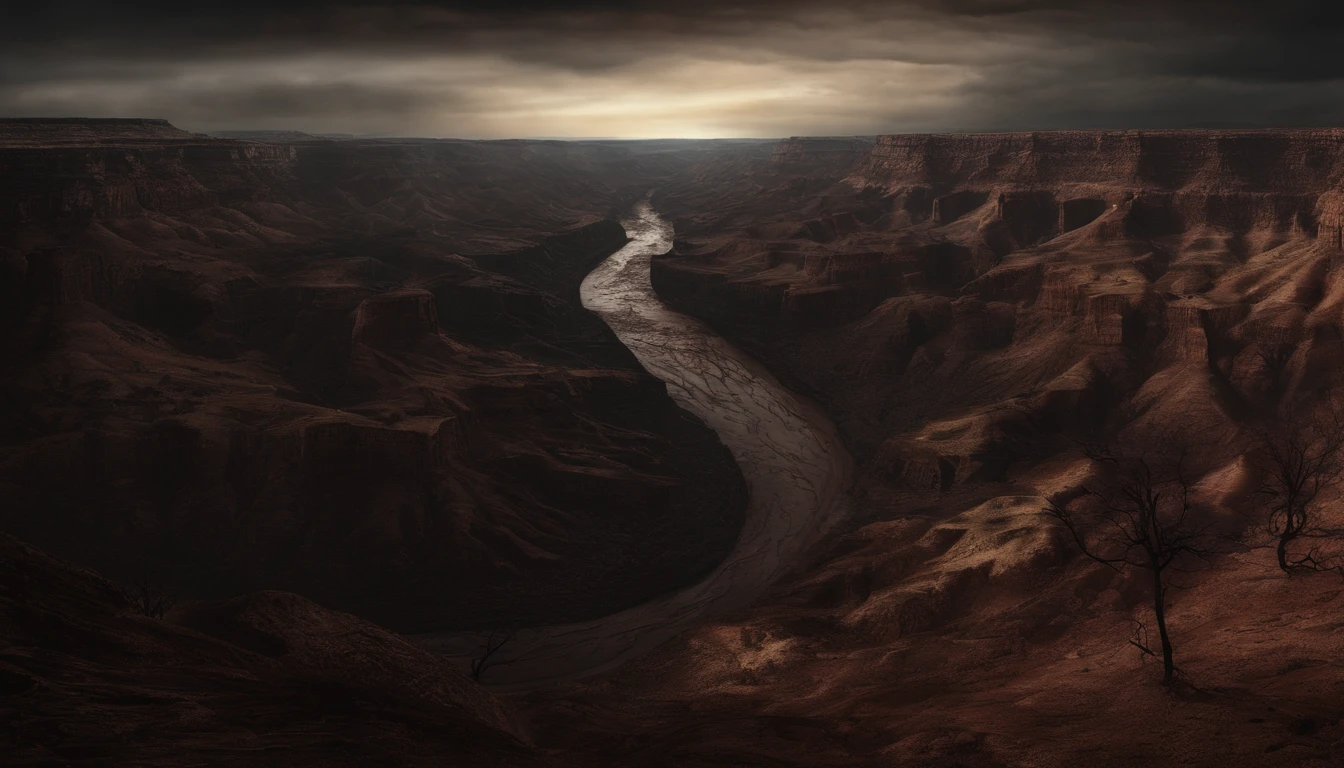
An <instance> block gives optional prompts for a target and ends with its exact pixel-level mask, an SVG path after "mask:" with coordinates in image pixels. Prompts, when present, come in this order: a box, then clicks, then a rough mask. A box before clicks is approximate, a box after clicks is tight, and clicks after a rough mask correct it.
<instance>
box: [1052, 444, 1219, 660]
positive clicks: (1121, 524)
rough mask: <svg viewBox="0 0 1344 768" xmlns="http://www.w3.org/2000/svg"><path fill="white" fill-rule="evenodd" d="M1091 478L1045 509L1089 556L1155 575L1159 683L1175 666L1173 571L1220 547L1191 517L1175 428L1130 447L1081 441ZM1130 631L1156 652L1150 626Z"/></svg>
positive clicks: (1202, 561)
mask: <svg viewBox="0 0 1344 768" xmlns="http://www.w3.org/2000/svg"><path fill="white" fill-rule="evenodd" d="M1082 452H1083V455H1084V456H1086V457H1087V458H1088V459H1089V460H1090V461H1091V462H1092V464H1093V468H1094V471H1095V473H1096V479H1095V480H1094V482H1092V483H1091V484H1090V485H1088V486H1085V487H1084V488H1083V489H1082V490H1081V491H1078V492H1075V493H1073V494H1071V495H1069V496H1067V497H1066V496H1056V497H1054V498H1051V499H1048V500H1047V504H1046V508H1045V512H1046V514H1049V515H1051V516H1052V517H1054V518H1055V519H1056V520H1058V521H1059V522H1060V523H1061V524H1062V525H1063V526H1064V528H1065V530H1067V531H1068V532H1069V535H1070V536H1071V537H1072V539H1073V542H1074V544H1075V545H1076V546H1077V547H1078V549H1079V551H1080V552H1082V553H1083V554H1084V555H1085V556H1087V557H1088V558H1090V559H1092V560H1094V561H1096V562H1098V563H1101V564H1102V565H1105V566H1107V567H1109V568H1112V569H1113V570H1116V571H1124V570H1126V569H1128V568H1138V569H1141V570H1146V571H1148V572H1149V573H1150V574H1151V575H1152V579H1153V582H1152V598H1153V613H1154V615H1155V617H1156V620H1157V629H1158V635H1159V637H1160V639H1161V645H1162V648H1161V651H1162V653H1161V656H1162V665H1163V677H1162V681H1163V683H1164V684H1168V685H1169V684H1171V682H1172V680H1173V678H1174V676H1175V674H1176V672H1177V671H1178V668H1177V667H1176V665H1175V662H1174V660H1173V649H1172V643H1171V637H1170V634H1169V633H1168V631H1167V618H1166V608H1167V605H1166V603H1167V599H1166V594H1167V590H1168V588H1170V586H1171V585H1170V583H1169V577H1170V573H1171V572H1184V571H1187V570H1194V569H1195V568H1194V567H1192V566H1196V567H1198V566H1206V565H1207V564H1208V563H1209V561H1210V558H1211V557H1212V556H1213V555H1214V554H1216V553H1217V550H1216V548H1215V541H1216V539H1215V537H1214V536H1213V535H1212V534H1211V530H1212V527H1211V526H1210V525H1208V524H1196V523H1195V521H1194V518H1195V517H1196V516H1197V515H1196V514H1195V509H1194V501H1193V499H1192V495H1191V490H1192V488H1193V485H1194V479H1195V478H1194V476H1193V475H1192V474H1191V472H1190V467H1189V458H1188V455H1187V452H1186V451H1185V450H1184V448H1183V447H1181V443H1180V441H1179V440H1177V439H1176V435H1174V434H1163V435H1153V436H1150V437H1149V438H1148V439H1146V440H1144V441H1142V442H1141V443H1139V444H1138V445H1137V446H1136V447H1134V448H1131V449H1130V450H1128V451H1125V450H1121V449H1119V448H1117V447H1116V446H1114V445H1104V444H1089V445H1083V446H1082ZM1139 626H1140V631H1138V633H1136V635H1135V636H1134V637H1133V638H1131V639H1130V644H1131V645H1134V646H1135V647H1137V648H1139V649H1140V650H1141V651H1143V652H1144V653H1146V654H1148V655H1151V656H1154V657H1156V656H1157V653H1156V652H1155V651H1153V649H1152V648H1151V646H1150V645H1149V644H1148V641H1147V628H1146V626H1145V625H1143V624H1140V625H1139Z"/></svg>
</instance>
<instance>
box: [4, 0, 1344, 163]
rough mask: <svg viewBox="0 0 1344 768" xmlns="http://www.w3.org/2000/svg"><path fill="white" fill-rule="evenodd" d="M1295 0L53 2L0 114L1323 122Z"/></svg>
mask: <svg viewBox="0 0 1344 768" xmlns="http://www.w3.org/2000/svg"><path fill="white" fill-rule="evenodd" d="M1323 5H1324V4H1322V3H1319V2H1315V1H1314V0H1281V1H1280V2H1278V3H1276V4H1274V5H1273V6H1266V5H1265V4H1263V3H1259V2H1252V1H1251V0H1223V1H1222V2H1214V1H1213V0H1187V2H1170V1H1168V2H1161V1H1159V0H1130V1H1129V2H1115V1H1113V0H938V1H935V0H905V1H904V2H895V3H892V2H869V1H868V0H825V1H823V0H789V1H787V2H764V1H757V0H745V1H740V2H727V3H715V2H708V0H683V1H682V2H666V1H656V0H646V1H645V2H638V1H636V2H633V3H615V2H597V1H596V0H587V1H584V0H570V1H567V2H564V1H562V2H559V3H556V2H547V3H541V2H514V3H501V2H496V3H485V2H444V1H431V0H422V1H419V2H416V1H414V0H412V1H410V2H404V3H402V4H400V5H397V6H391V7H389V6H385V5H383V4H377V3H372V2H366V1H365V0H347V1H346V2H340V3H329V2H320V1H319V0H299V2H280V1H277V2H258V1H257V0H239V1H238V2H232V3H223V2H220V0H203V2H199V3H195V4H187V3H181V2H174V3H165V2H135V1H133V2H129V3H118V4H109V3H91V2H86V1H81V0H51V2H46V3H41V4H38V3H33V4H28V5H27V6H25V7H23V8H20V9H17V10H16V11H14V12H7V13H11V14H14V13H16V14H17V15H12V16H11V18H10V21H11V22H12V23H7V24H4V25H0V113H10V114H25V115H36V114H85V115H147V116H164V117H168V118H169V119H172V120H174V121H177V122H179V123H181V124H182V125H183V126H184V127H187V128H191V129H194V130H211V129H226V128H250V127H269V128H282V127H285V128H296V129H299V130H311V131H343V132H377V133H400V134H415V135H457V136H466V137H471V136H518V135H539V134H540V135H603V136H609V135H622V136H669V135H682V136H709V135H718V136H771V135H790V134H805V133H813V134H821V133H824V134H835V133H878V132H897V131H938V130H995V129H1041V128H1099V127H1107V128H1124V127H1182V126H1189V125H1194V124H1207V123H1236V124H1256V125H1266V124H1278V123H1292V124H1301V125H1306V124H1325V123H1336V122H1339V121H1340V119H1341V118H1342V117H1344V114H1342V113H1344V110H1342V109H1341V108H1339V107H1336V106H1334V105H1335V104H1339V103H1344V100H1341V99H1340V96H1341V95H1344V87H1342V86H1341V82H1344V57H1339V56H1338V55H1337V51H1338V50H1340V49H1341V43H1344V11H1341V10H1336V9H1333V8H1325V7H1323Z"/></svg>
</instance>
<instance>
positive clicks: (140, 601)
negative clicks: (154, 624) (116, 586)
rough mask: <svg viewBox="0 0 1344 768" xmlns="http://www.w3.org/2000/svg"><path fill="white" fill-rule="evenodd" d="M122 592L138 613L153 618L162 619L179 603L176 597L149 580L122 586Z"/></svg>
mask: <svg viewBox="0 0 1344 768" xmlns="http://www.w3.org/2000/svg"><path fill="white" fill-rule="evenodd" d="M121 594H122V596H123V597H125V598H126V600H127V601H128V602H129V603H130V604H131V607H132V608H134V609H135V610H136V612H137V613H139V614H140V615H142V616H148V617H149V618H151V619H162V618H163V617H164V616H165V615H166V614H167V613H168V612H169V611H171V610H172V609H173V606H174V605H176V604H177V599H176V598H175V597H173V596H172V595H171V594H169V593H168V592H165V591H164V590H162V589H160V588H158V587H156V586H154V585H153V584H150V583H149V582H147V581H140V582H136V584H135V585H134V586H129V587H122V589H121Z"/></svg>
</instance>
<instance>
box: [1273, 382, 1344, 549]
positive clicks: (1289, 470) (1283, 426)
mask: <svg viewBox="0 0 1344 768" xmlns="http://www.w3.org/2000/svg"><path fill="white" fill-rule="evenodd" d="M1257 438H1258V439H1257V441H1256V442H1257V446H1256V451H1255V452H1254V453H1253V454H1252V461H1253V462H1254V463H1255V464H1256V466H1257V467H1258V468H1259V469H1260V471H1261V473H1262V476H1263V480H1262V482H1261V485H1260V488H1259V493H1260V495H1261V496H1263V497H1265V498H1267V499H1268V500H1269V509H1268V515H1267V517H1266V520H1265V522H1264V525H1263V529H1264V530H1266V531H1268V532H1269V534H1270V535H1272V536H1273V537H1274V538H1275V540H1276V545H1275V549H1276V551H1277V553H1278V560H1279V567H1280V568H1282V569H1283V571H1284V572H1285V573H1293V572H1299V571H1336V572H1339V573H1341V574H1344V561H1341V559H1340V556H1339V553H1338V552H1330V551H1325V550H1323V549H1322V548H1320V547H1318V546H1309V547H1306V551H1305V552H1304V551H1302V547H1301V545H1302V544H1303V543H1304V540H1311V541H1319V540H1321V539H1326V538H1330V537H1333V536H1336V535H1337V534H1339V533H1340V532H1338V531H1331V530H1328V529H1325V528H1323V527H1321V524H1320V509H1319V504H1318V503H1317V498H1318V497H1319V496H1320V495H1321V493H1322V492H1324V491H1325V490H1326V489H1328V488H1330V487H1332V486H1334V485H1336V484H1337V483H1338V482H1339V479H1340V473H1341V471H1344V409H1342V408H1341V407H1340V405H1339V403H1338V401H1336V400H1334V399H1330V400H1328V401H1327V402H1326V403H1325V404H1324V405H1323V406H1322V407H1320V408H1318V409H1316V411H1315V412H1314V413H1311V414H1307V413H1306V412H1304V411H1302V410H1291V411H1289V415H1288V416H1287V417H1286V418H1284V419H1283V420H1282V421H1280V422H1278V423H1277V424H1276V425H1274V426H1273V427H1270V428H1266V429H1263V430H1260V431H1259V433H1258V435H1257Z"/></svg>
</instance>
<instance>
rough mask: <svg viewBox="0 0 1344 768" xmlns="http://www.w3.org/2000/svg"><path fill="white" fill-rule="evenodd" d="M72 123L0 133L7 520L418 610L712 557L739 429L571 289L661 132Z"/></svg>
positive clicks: (352, 599)
mask: <svg viewBox="0 0 1344 768" xmlns="http://www.w3.org/2000/svg"><path fill="white" fill-rule="evenodd" d="M65 127H66V126H65V124H57V125H56V126H54V127H53V126H46V127H45V128H43V129H42V131H37V132H38V133H41V134H42V137H43V142H45V144H44V145H42V146H37V145H34V144H32V143H28V144H22V145H20V143H19V142H17V141H16V142H14V145H13V146H0V163H3V164H4V169H5V173H6V178H7V179H13V180H14V183H13V184H7V185H6V188H5V190H4V191H3V192H0V197H3V199H0V243H2V244H3V245H0V256H3V259H2V260H0V268H3V270H4V280H3V289H2V290H3V291H4V298H5V310H4V313H3V316H2V317H0V321H2V322H3V323H4V331H5V334H4V340H3V347H2V348H0V354H3V359H4V362H5V368H4V374H3V378H2V379H0V384H2V385H3V388H4V389H3V391H4V392H5V395H6V397H7V398H9V401H10V402H12V403H14V404H15V407H14V408H11V409H9V410H7V411H6V415H5V417H4V418H3V420H0V434H3V441H2V442H3V447H0V486H2V487H3V488H4V489H5V491H4V492H5V496H6V498H8V499H10V501H11V503H8V504H6V505H5V509H4V510H3V512H0V525H3V527H4V529H5V530H8V531H10V532H14V533H18V534H20V535H22V536H24V537H25V538H26V539H28V540H30V541H32V542H35V543H38V544H40V545H42V546H44V547H47V548H50V549H51V550H53V551H55V552H57V553H59V554H62V555H65V556H70V557H74V558H76V559H78V560H79V561H80V562H83V563H87V564H89V565H92V566H95V567H98V568H100V569H101V570H103V571H104V572H106V573H107V574H108V575H109V576H112V577H114V578H118V579H127V580H133V579H147V580H151V581H154V582H159V583H163V584H171V585H173V587H174V589H176V590H178V591H179V592H181V593H183V594H184V595H191V596H198V597H226V596H229V595H234V594H238V593H240V592H244V591H249V590H254V589H264V588H283V589H287V590H291V591H295V592H299V593H301V594H304V595H305V596H307V597H309V598H312V599H315V600H318V601H320V602H322V603H324V604H327V605H331V606H334V607H339V608H341V609H344V610H349V611H352V612H355V613H358V614H360V615H362V616H364V617H367V618H373V619H375V620H377V621H379V622H381V623H383V624H385V625H387V626H392V627H396V628H399V629H408V630H431V629H438V628H443V627H470V626H477V625H483V624H493V623H497V622H498V621H500V620H501V618H500V617H505V618H506V619H507V620H508V621H510V622H517V623H519V624H531V623H546V622H553V621H562V620H567V619H579V618H586V617H592V616H598V615H602V614H605V613H609V612H612V611H615V610H618V609H620V608H622V607H625V606H628V605H631V604H633V603H636V602H638V601H640V600H642V599H646V598H648V597H650V596H652V595H654V594H657V593H660V592H664V591H667V590H669V589H673V588H675V587H676V586H679V585H681V584H685V583H688V582H690V581H692V580H694V579H695V578H697V577H698V576H699V575H700V574H702V573H704V572H705V571H707V570H708V569H710V568H712V567H713V566H714V565H715V564H716V563H717V562H718V560H719V559H720V558H721V557H722V556H723V554H724V553H726V552H727V551H728V550H729V549H730V548H731V547H732V545H733V543H734V541H735V540H736V536H737V530H738V527H739V526H740V525H741V515H742V509H743V506H744V493H745V491H744V488H743V483H742V480H741V477H740V474H739V473H738V472H737V469H736V466H735V465H734V464H733V462H732V459H731V456H730V455H729V453H728V452H727V450H726V448H724V446H723V445H722V444H720V443H719V441H718V439H717V437H716V436H715V435H714V433H713V432H712V431H710V430H709V429H708V428H707V427H705V426H704V425H703V424H701V423H700V422H698V421H697V420H695V419H694V418H692V417H690V416H688V415H687V414H685V413H684V412H682V411H681V410H680V409H678V408H677V407H676V406H675V405H674V403H673V402H672V400H671V399H670V398H669V397H668V395H667V393H666V391H665V389H664V388H663V386H662V384H661V382H659V381H657V380H656V379H653V378H652V377H650V376H649V375H648V374H647V373H645V372H644V371H643V369H642V368H640V366H639V365H638V363H637V362H636V361H635V360H634V358H633V356H632V355H631V354H630V353H629V352H628V350H626V349H625V347H624V346H623V345H621V344H620V342H619V341H618V340H617V339H616V338H615V336H614V335H612V334H611V332H610V330H609V329H608V328H607V327H606V325H605V324H603V323H602V322H601V320H599V319H598V318H596V317H595V316H593V315H591V314H590V313H588V312H586V311H584V310H583V309H582V308H581V307H580V306H579V304H578V285H579V282H580V281H581V280H582V278H583V276H584V275H585V274H586V273H587V272H588V271H589V270H590V269H591V268H592V267H593V266H595V265H596V264H597V263H598V262H599V261H600V260H601V259H603V258H605V257H606V256H607V255H608V254H610V253H611V252H612V251H614V250H616V249H618V248H619V247H621V246H622V245H623V244H624V243H625V242H626V237H625V232H624V230H623V229H622V228H621V226H620V224H619V223H617V222H616V221H614V220H611V219H610V218H607V216H606V213H607V212H608V211H609V210H611V209H612V208H619V207H623V206H624V205H625V204H626V201H627V200H628V199H630V197H631V195H633V194H634V193H635V191H636V190H638V189H640V188H641V187H642V184H643V183H644V181H645V180H651V179H654V178H657V177H658V175H659V174H662V173H666V172H667V170H666V167H665V166H666V163H667V161H666V158H664V157H662V155H661V154H660V153H657V152H648V153H647V154H649V155H650V157H652V158H654V159H653V160H651V161H650V165H649V166H648V167H647V168H646V167H643V166H641V165H640V164H639V163H640V162H642V161H631V160H630V157H629V153H628V152H624V151H623V150H621V149H620V148H619V147H616V148H606V147H604V146H576V147H571V146H565V145H562V144H560V143H558V142H556V143H540V144H537V145H533V144H529V143H526V142H514V143H474V142H412V141H407V142H367V143H362V142H339V143H338V142H323V143H317V144H306V145H297V146H295V145H283V144H255V143H247V142H238V141H225V140H210V139H204V138H202V137H196V136H192V135H190V134H183V135H180V136H179V135H175V134H174V135H170V136H162V137H160V136H150V137H146V136H143V135H141V133H143V132H144V131H146V130H149V131H150V132H151V133H154V132H164V131H168V129H166V128H163V126H161V125H159V124H153V123H151V124H148V125H147V126H146V125H138V124H137V125H130V126H123V125H120V124H116V125H113V126H111V127H110V128H109V127H107V126H102V127H99V126H97V125H95V126H94V127H93V128H89V126H87V125H85V124H83V123H81V124H78V125H76V126H75V127H76V128H77V130H75V131H74V133H73V134H72V135H70V136H66V134H64V133H62V131H64V130H65ZM30 129H31V126H27V127H25V130H30ZM88 130H93V131H94V132H95V133H97V134H98V135H99V136H100V137H101V138H100V140H98V141H92V140H89V139H88V138H87V136H85V132H86V131H88ZM99 131H101V133H99ZM128 131H130V132H133V133H134V132H137V131H138V132H141V133H136V135H135V136H127V135H126V133H127V132H128ZM55 136H66V138H65V139H64V140H62V141H60V142H57V141H55V140H54V138H53V137H55ZM612 168H624V170H622V171H620V172H619V173H618V172H616V171H613V170H612ZM483 169H489V172H488V173H486V171H485V170H483ZM486 211H488V214H487V213H486ZM5 217H7V218H5ZM462 254H471V255H470V256H465V255H462ZM631 563H637V564H638V565H636V566H634V567H633V568H632V567H631V565H630V564H631Z"/></svg>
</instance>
